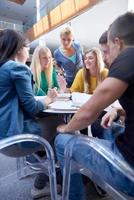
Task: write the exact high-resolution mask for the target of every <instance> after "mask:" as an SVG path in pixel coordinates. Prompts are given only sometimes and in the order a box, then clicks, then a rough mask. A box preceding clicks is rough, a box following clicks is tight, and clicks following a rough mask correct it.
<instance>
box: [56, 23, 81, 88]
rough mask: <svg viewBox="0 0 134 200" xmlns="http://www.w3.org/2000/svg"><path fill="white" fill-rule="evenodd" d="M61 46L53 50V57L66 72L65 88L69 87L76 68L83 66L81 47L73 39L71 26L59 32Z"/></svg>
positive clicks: (76, 70)
mask: <svg viewBox="0 0 134 200" xmlns="http://www.w3.org/2000/svg"><path fill="white" fill-rule="evenodd" d="M60 40H61V46H60V47H59V48H58V49H56V50H55V51H54V58H55V60H56V63H57V65H58V67H59V68H60V70H63V71H64V72H65V74H66V82H67V88H70V87H71V85H72V83H73V80H74V78H75V76H76V73H77V72H78V70H79V69H80V68H81V67H83V60H82V49H81V46H80V44H79V43H78V42H76V41H74V34H73V31H72V29H71V27H65V28H64V29H63V30H62V31H61V33H60Z"/></svg>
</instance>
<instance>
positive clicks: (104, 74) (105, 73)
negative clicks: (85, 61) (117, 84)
mask: <svg viewBox="0 0 134 200" xmlns="http://www.w3.org/2000/svg"><path fill="white" fill-rule="evenodd" d="M108 72H109V70H108V69H107V68H104V69H103V70H102V71H101V77H102V81H103V80H104V79H105V78H106V77H107V76H108Z"/></svg>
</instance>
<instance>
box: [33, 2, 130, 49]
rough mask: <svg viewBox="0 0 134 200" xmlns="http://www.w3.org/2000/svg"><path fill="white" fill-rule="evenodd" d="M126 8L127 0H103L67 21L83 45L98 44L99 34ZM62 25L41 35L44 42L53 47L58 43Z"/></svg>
mask: <svg viewBox="0 0 134 200" xmlns="http://www.w3.org/2000/svg"><path fill="white" fill-rule="evenodd" d="M127 9H128V0H104V1H103V2H101V3H99V4H97V5H96V6H94V7H92V8H91V9H89V10H88V11H87V12H85V13H83V14H81V15H80V16H78V17H76V18H74V19H73V20H71V21H70V22H69V23H71V26H72V28H73V30H74V33H75V39H76V40H79V41H80V42H81V44H82V45H83V46H88V47H90V46H95V45H98V40H99V37H100V36H101V34H102V33H103V32H104V31H105V30H106V29H108V27H109V25H110V24H111V23H112V22H113V20H114V19H115V18H117V17H118V16H119V15H121V14H123V13H125V12H126V11H127ZM63 26H65V25H62V26H61V27H58V28H57V29H55V30H53V31H51V32H49V33H48V34H45V35H44V36H43V37H42V41H44V44H46V45H47V46H48V47H50V48H52V49H55V48H56V47H57V46H58V45H59V41H60V38H59V33H60V30H61V29H62V28H63ZM35 45H37V41H36V42H35V43H33V46H35Z"/></svg>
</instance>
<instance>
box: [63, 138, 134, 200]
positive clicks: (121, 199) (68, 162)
mask: <svg viewBox="0 0 134 200" xmlns="http://www.w3.org/2000/svg"><path fill="white" fill-rule="evenodd" d="M76 144H77V145H81V144H84V145H88V146H89V147H90V148H93V149H94V150H95V151H97V152H98V153H99V154H100V155H101V156H103V157H104V158H105V159H106V160H107V161H108V162H109V163H111V164H112V165H113V166H114V167H115V168H116V169H118V170H119V171H120V172H121V173H122V174H123V175H125V176H126V177H127V178H129V179H130V180H131V181H132V183H134V170H133V169H132V168H131V167H130V166H129V165H127V164H126V163H125V162H123V161H121V160H118V159H116V157H115V156H114V154H113V155H112V154H111V153H109V152H107V151H106V150H105V149H104V148H103V147H102V146H101V145H100V144H97V143H96V142H95V141H94V140H92V139H91V138H89V137H84V136H77V139H76V138H74V137H73V138H72V139H70V141H69V142H68V144H67V145H66V148H65V152H64V156H65V165H64V172H63V190H62V200H69V188H70V173H71V167H72V166H75V167H76V165H77V169H78V170H79V172H80V173H81V174H84V175H86V176H88V177H89V178H90V179H91V180H92V181H93V182H94V183H96V184H97V185H98V186H100V187H101V188H102V189H103V190H105V191H106V192H107V194H109V195H110V196H111V197H113V199H115V200H117V199H118V200H134V197H130V196H128V195H126V194H124V193H122V192H119V191H117V190H116V189H115V188H113V187H112V186H111V185H109V184H108V183H106V182H104V180H102V179H100V177H97V175H96V174H93V173H92V172H91V171H89V169H85V168H84V166H81V165H80V164H78V163H76V162H74V161H73V159H72V152H73V148H74V146H75V145H76Z"/></svg>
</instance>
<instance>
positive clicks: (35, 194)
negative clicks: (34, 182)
mask: <svg viewBox="0 0 134 200" xmlns="http://www.w3.org/2000/svg"><path fill="white" fill-rule="evenodd" d="M57 193H61V186H60V185H57ZM50 195H51V194H50V186H49V183H47V184H46V186H45V187H44V188H43V189H37V188H35V187H33V188H32V190H31V196H32V198H33V199H38V198H41V197H46V196H50Z"/></svg>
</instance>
